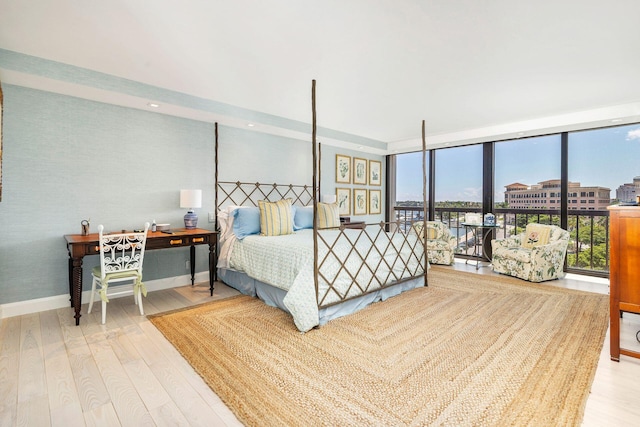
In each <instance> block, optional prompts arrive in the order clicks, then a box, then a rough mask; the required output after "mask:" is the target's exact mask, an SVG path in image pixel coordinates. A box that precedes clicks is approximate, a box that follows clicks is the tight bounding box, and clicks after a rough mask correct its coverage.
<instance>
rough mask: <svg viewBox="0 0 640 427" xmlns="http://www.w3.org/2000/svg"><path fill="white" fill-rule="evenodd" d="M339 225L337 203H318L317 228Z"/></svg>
mask: <svg viewBox="0 0 640 427" xmlns="http://www.w3.org/2000/svg"><path fill="white" fill-rule="evenodd" d="M332 227H340V211H339V209H338V204H337V203H318V228H332Z"/></svg>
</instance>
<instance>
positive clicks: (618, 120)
mask: <svg viewBox="0 0 640 427" xmlns="http://www.w3.org/2000/svg"><path fill="white" fill-rule="evenodd" d="M620 122H622V119H613V120H611V123H620Z"/></svg>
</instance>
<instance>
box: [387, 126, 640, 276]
mask: <svg viewBox="0 0 640 427" xmlns="http://www.w3.org/2000/svg"><path fill="white" fill-rule="evenodd" d="M491 144H493V145H492V146H491ZM483 147H484V150H483ZM488 148H491V149H492V150H493V158H491V154H490V151H489V150H488ZM483 153H484V156H483ZM487 153H489V154H487ZM563 153H566V155H564V157H563ZM430 154H431V155H432V156H431V160H432V161H433V165H434V171H433V174H432V175H431V176H433V183H431V184H432V185H431V188H432V191H433V193H431V194H432V199H433V200H432V201H431V202H430V206H429V208H430V212H431V209H433V211H434V212H435V214H434V215H433V218H432V219H435V220H439V221H443V222H445V223H447V224H448V225H449V227H450V228H451V229H452V231H453V232H457V233H458V237H459V246H458V253H459V254H461V255H462V254H465V253H466V254H467V255H469V252H468V250H466V251H465V249H468V248H466V247H465V244H466V245H468V239H467V237H466V236H465V235H464V233H466V231H465V230H464V229H463V228H462V227H460V226H459V224H460V222H462V220H463V218H464V214H465V213H466V212H482V210H483V209H482V208H483V206H482V200H483V199H484V200H487V202H488V201H489V200H491V198H487V197H486V196H487V194H491V192H493V206H492V207H491V208H489V207H488V206H485V207H484V208H485V209H484V211H485V212H486V211H488V210H491V209H493V211H494V213H496V216H497V219H498V221H499V223H500V225H502V227H501V228H500V229H498V230H497V231H496V232H495V233H496V235H497V237H504V236H508V235H511V234H514V233H519V232H522V231H524V227H525V226H526V224H527V223H529V222H541V223H550V224H556V225H561V226H562V227H564V228H566V229H567V230H568V231H569V232H570V234H571V239H570V243H569V248H568V250H567V266H568V268H569V269H570V270H571V271H574V272H583V273H586V274H595V275H606V274H607V273H608V231H609V230H608V215H609V214H608V211H607V209H606V207H607V206H608V205H610V204H616V203H636V201H637V197H638V196H640V164H639V163H640V161H639V160H638V159H640V124H634V125H624V126H617V127H610V128H602V129H594V130H585V131H575V132H565V133H558V134H553V135H546V136H540V137H530V138H521V139H514V140H507V141H500V142H494V143H484V144H474V145H468V146H460V147H452V148H441V149H436V150H433V151H431V152H430ZM402 157H404V158H403V159H402ZM483 159H484V160H483ZM398 160H399V167H398V178H399V180H398V186H397V192H398V197H397V199H396V200H397V205H398V204H399V203H403V204H405V205H409V204H412V203H413V204H414V206H420V208H421V201H422V194H421V191H422V180H421V171H422V153H409V154H403V155H399V156H398ZM483 161H484V163H485V164H483ZM563 165H566V168H565V167H564V166H563ZM483 171H484V177H485V187H486V188H485V190H484V192H485V194H484V196H485V197H483V194H482V193H483ZM487 171H488V172H487ZM491 171H493V175H491V173H490V172H491ZM488 175H489V176H492V177H493V179H492V180H491V182H492V183H493V188H492V189H491V183H489V184H487V182H488V181H487V180H486V177H487V176H488ZM427 176H430V175H427ZM412 187H413V189H412ZM428 194H429V193H428ZM417 210H418V209H417ZM421 214H422V212H420V213H419V214H416V213H412V214H408V217H410V218H412V219H415V218H417V217H416V215H421ZM465 241H466V242H467V243H465Z"/></svg>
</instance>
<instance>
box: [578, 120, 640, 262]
mask: <svg viewBox="0 0 640 427" xmlns="http://www.w3.org/2000/svg"><path fill="white" fill-rule="evenodd" d="M639 159H640V125H638V124H635V125H628V126H616V127H609V128H603V129H595V130H586V131H580V132H570V133H569V134H568V166H567V168H568V179H569V191H568V210H569V216H568V219H569V222H568V226H569V228H570V230H571V233H572V238H573V242H574V246H573V247H572V248H571V250H570V251H569V253H568V255H567V264H568V266H569V267H575V268H580V269H588V270H596V271H597V270H608V269H609V264H608V254H609V252H608V213H607V210H606V207H607V206H608V205H610V204H617V203H635V202H636V196H638V195H640V160H639Z"/></svg>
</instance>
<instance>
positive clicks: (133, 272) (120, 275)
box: [91, 265, 138, 281]
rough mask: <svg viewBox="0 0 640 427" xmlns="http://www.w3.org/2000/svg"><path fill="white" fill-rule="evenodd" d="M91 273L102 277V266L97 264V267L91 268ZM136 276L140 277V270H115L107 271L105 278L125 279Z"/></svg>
mask: <svg viewBox="0 0 640 427" xmlns="http://www.w3.org/2000/svg"><path fill="white" fill-rule="evenodd" d="M91 274H93V275H94V276H96V277H97V278H98V279H99V278H100V277H102V274H101V271H100V266H99V265H96V266H95V267H93V269H92V270H91ZM126 277H129V278H132V279H133V278H136V277H138V271H137V270H127V271H114V272H112V273H107V274H105V277H104V278H105V280H107V281H109V280H113V279H123V278H126Z"/></svg>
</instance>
